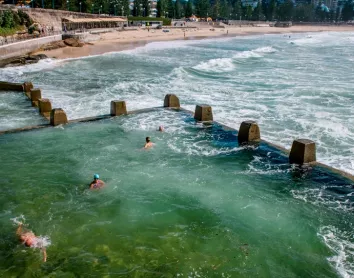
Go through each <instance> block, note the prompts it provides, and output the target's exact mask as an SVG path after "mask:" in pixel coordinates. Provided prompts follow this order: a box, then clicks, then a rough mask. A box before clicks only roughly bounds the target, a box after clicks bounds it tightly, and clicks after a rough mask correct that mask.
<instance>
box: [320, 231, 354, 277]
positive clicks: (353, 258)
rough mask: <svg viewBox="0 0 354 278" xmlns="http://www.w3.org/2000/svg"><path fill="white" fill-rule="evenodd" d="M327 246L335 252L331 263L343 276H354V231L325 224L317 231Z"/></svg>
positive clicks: (330, 259)
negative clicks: (342, 229) (353, 241)
mask: <svg viewBox="0 0 354 278" xmlns="http://www.w3.org/2000/svg"><path fill="white" fill-rule="evenodd" d="M317 235H318V236H320V237H321V238H322V239H323V241H324V243H325V244H326V246H327V247H328V248H329V249H330V250H331V251H332V252H333V253H334V255H333V256H332V257H330V258H328V261H329V263H330V264H331V265H332V266H333V267H334V268H335V269H336V270H337V271H338V273H339V274H340V275H341V276H342V277H343V278H352V277H354V243H352V242H351V241H352V240H353V237H354V234H353V231H350V232H347V231H341V230H339V229H337V228H336V227H334V226H323V227H321V228H320V229H319V232H318V233H317Z"/></svg>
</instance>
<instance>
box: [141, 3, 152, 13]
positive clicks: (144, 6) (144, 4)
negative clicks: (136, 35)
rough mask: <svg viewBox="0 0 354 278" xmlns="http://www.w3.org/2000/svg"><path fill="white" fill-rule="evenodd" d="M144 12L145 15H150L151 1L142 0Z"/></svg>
mask: <svg viewBox="0 0 354 278" xmlns="http://www.w3.org/2000/svg"><path fill="white" fill-rule="evenodd" d="M141 3H142V14H143V16H149V15H150V3H149V0H142V2H141Z"/></svg>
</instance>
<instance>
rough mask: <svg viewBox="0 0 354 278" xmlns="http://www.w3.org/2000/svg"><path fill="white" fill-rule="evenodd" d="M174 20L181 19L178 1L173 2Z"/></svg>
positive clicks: (180, 8)
mask: <svg viewBox="0 0 354 278" xmlns="http://www.w3.org/2000/svg"><path fill="white" fill-rule="evenodd" d="M174 17H175V18H181V17H182V5H181V2H180V0H176V2H175V15H174Z"/></svg>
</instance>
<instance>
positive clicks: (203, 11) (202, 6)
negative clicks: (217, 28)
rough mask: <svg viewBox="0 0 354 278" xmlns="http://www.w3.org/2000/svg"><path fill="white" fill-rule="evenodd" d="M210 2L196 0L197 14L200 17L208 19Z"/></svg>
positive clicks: (207, 0)
mask: <svg viewBox="0 0 354 278" xmlns="http://www.w3.org/2000/svg"><path fill="white" fill-rule="evenodd" d="M209 8H210V4H209V0H196V3H195V12H196V14H197V15H198V16H199V17H204V18H205V17H207V16H208V13H209Z"/></svg>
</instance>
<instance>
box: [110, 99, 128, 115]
mask: <svg viewBox="0 0 354 278" xmlns="http://www.w3.org/2000/svg"><path fill="white" fill-rule="evenodd" d="M127 114H128V112H127V107H126V105H125V101H122V100H112V101H111V116H120V115H127Z"/></svg>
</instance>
